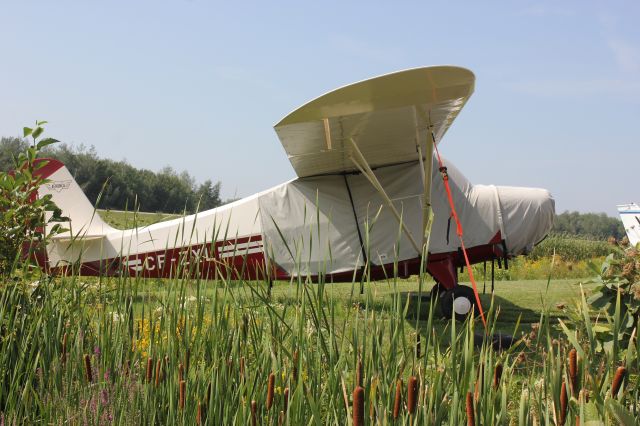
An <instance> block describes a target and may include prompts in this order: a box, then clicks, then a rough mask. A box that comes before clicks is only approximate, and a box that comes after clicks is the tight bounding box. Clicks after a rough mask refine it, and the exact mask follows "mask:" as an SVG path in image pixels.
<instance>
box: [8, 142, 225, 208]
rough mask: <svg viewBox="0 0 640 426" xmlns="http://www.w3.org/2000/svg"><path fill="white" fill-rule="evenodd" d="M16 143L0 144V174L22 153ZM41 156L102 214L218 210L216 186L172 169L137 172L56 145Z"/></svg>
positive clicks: (122, 163)
mask: <svg viewBox="0 0 640 426" xmlns="http://www.w3.org/2000/svg"><path fill="white" fill-rule="evenodd" d="M28 146H29V143H28V142H27V141H26V140H24V139H21V138H15V137H2V138H1V139H0V170H5V171H6V170H10V169H12V168H13V158H15V156H16V155H17V154H18V153H19V152H23V151H24V150H25V149H27V148H28ZM44 156H46V157H49V158H55V159H57V160H60V161H61V162H62V163H64V165H65V166H67V168H68V169H69V171H70V172H71V174H72V175H73V176H74V178H75V180H76V182H77V183H78V185H80V188H82V190H83V191H84V193H85V194H86V195H87V197H88V198H89V200H91V202H92V203H94V205H96V206H97V207H98V208H101V209H114V210H134V209H139V210H140V211H149V212H164V213H180V212H183V211H187V212H195V211H196V210H198V211H202V210H207V209H212V208H214V207H218V206H220V205H222V200H221V199H220V182H215V183H214V182H213V181H211V180H206V181H204V182H203V183H200V184H198V183H196V181H195V179H194V178H193V177H192V176H191V175H189V173H187V172H186V171H184V172H182V173H178V172H176V171H175V170H173V169H172V168H171V167H168V166H167V167H164V168H163V169H161V170H160V171H158V172H153V171H151V170H146V169H138V168H136V167H133V166H132V165H130V164H128V163H127V162H125V161H114V160H110V159H106V158H99V157H98V154H97V153H96V151H95V149H94V148H93V147H91V148H87V147H85V146H83V145H81V146H79V147H74V146H70V145H67V144H56V145H52V146H49V147H47V148H46V149H45V152H44Z"/></svg>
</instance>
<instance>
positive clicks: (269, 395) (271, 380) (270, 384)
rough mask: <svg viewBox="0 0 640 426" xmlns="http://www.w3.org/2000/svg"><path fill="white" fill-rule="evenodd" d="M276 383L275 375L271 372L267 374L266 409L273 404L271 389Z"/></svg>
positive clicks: (269, 408)
mask: <svg viewBox="0 0 640 426" xmlns="http://www.w3.org/2000/svg"><path fill="white" fill-rule="evenodd" d="M275 384H276V375H275V374H273V373H270V374H269V380H268V382H267V411H269V410H271V406H272V405H273V390H274V386H275Z"/></svg>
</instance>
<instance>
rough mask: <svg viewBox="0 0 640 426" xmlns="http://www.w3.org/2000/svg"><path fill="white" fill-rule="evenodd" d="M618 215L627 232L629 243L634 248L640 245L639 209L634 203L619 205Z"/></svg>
mask: <svg viewBox="0 0 640 426" xmlns="http://www.w3.org/2000/svg"><path fill="white" fill-rule="evenodd" d="M618 213H620V218H621V219H622V225H623V226H624V230H625V231H626V232H627V237H628V238H629V243H630V244H631V246H632V247H635V246H636V245H638V244H639V243H640V207H639V206H638V205H637V204H636V203H630V204H620V205H618Z"/></svg>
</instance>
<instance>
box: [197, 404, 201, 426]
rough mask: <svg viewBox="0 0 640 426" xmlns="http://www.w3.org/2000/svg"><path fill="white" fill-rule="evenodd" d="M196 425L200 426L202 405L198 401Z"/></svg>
mask: <svg viewBox="0 0 640 426" xmlns="http://www.w3.org/2000/svg"><path fill="white" fill-rule="evenodd" d="M196 424H197V425H198V426H200V425H201V424H202V405H200V401H198V411H196Z"/></svg>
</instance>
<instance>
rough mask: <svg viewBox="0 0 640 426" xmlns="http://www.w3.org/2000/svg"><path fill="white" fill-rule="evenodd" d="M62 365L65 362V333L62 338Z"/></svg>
mask: <svg viewBox="0 0 640 426" xmlns="http://www.w3.org/2000/svg"><path fill="white" fill-rule="evenodd" d="M61 359H62V365H63V366H64V364H65V363H66V362H67V333H64V336H62V358H61Z"/></svg>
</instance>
